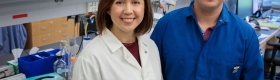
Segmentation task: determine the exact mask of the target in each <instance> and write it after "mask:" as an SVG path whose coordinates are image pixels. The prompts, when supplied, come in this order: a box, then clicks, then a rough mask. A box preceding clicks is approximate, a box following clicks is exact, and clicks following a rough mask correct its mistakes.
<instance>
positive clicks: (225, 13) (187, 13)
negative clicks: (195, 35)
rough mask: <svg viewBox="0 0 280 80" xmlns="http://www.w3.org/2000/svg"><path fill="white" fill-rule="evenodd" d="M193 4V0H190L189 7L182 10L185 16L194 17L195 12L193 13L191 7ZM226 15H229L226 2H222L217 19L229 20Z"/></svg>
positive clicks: (221, 20)
mask: <svg viewBox="0 0 280 80" xmlns="http://www.w3.org/2000/svg"><path fill="white" fill-rule="evenodd" d="M193 4H194V1H192V2H191V3H190V5H189V7H187V8H186V11H185V12H184V14H185V15H186V17H190V16H192V17H194V18H196V17H195V14H194V10H193V8H192V6H193ZM228 16H229V11H228V8H227V6H226V4H225V3H223V9H222V12H221V15H220V17H219V21H220V22H229V19H228Z"/></svg>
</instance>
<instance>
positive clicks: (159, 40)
mask: <svg viewBox="0 0 280 80" xmlns="http://www.w3.org/2000/svg"><path fill="white" fill-rule="evenodd" d="M167 22H168V19H165V17H162V18H161V19H160V20H159V21H158V22H157V24H156V26H155V29H154V30H153V33H152V35H151V39H152V40H153V41H154V42H155V44H156V45H157V47H158V51H159V56H160V61H161V67H162V68H161V69H162V73H164V69H165V62H164V61H165V60H164V57H163V38H164V34H165V30H166V27H167ZM163 76H164V74H163ZM163 78H164V77H163Z"/></svg>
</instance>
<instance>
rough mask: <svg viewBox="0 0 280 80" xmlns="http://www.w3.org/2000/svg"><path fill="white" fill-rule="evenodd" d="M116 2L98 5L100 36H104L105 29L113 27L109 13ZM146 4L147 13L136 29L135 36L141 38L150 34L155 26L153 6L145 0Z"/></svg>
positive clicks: (104, 2) (109, 0)
mask: <svg viewBox="0 0 280 80" xmlns="http://www.w3.org/2000/svg"><path fill="white" fill-rule="evenodd" d="M113 3H114V0H100V1H99V4H98V12H97V16H96V26H97V30H98V31H99V34H100V35H102V32H103V31H104V29H105V28H108V29H110V28H111V27H112V26H113V22H112V19H111V17H110V15H109V14H108V13H107V11H109V10H110V8H111V6H112V5H113ZM144 3H145V8H144V9H145V10H144V11H145V12H144V18H143V20H142V22H141V23H140V24H139V25H138V26H137V27H136V28H135V30H134V35H135V36H140V35H143V34H145V33H147V32H149V31H150V30H151V28H152V25H153V11H152V4H151V1H150V0H144Z"/></svg>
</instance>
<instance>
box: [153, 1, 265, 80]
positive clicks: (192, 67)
mask: <svg viewBox="0 0 280 80" xmlns="http://www.w3.org/2000/svg"><path fill="white" fill-rule="evenodd" d="M223 2H224V0H195V1H193V2H191V4H190V7H185V8H181V9H177V10H174V11H172V12H170V13H168V14H166V15H165V16H163V17H162V18H161V19H160V20H159V21H158V23H157V25H156V27H155V29H154V31H153V33H152V35H151V39H153V40H154V41H155V43H156V44H157V46H158V48H159V53H160V57H161V65H162V71H163V76H164V79H165V80H263V79H264V77H263V75H264V74H263V73H264V71H263V66H264V65H263V59H262V57H261V55H260V51H259V41H258V38H257V35H256V33H255V31H254V29H253V28H252V27H251V26H250V25H249V24H247V23H246V22H245V21H244V20H242V19H241V18H239V17H238V16H236V15H235V14H233V13H231V12H230V11H228V9H227V7H226V5H225V4H223Z"/></svg>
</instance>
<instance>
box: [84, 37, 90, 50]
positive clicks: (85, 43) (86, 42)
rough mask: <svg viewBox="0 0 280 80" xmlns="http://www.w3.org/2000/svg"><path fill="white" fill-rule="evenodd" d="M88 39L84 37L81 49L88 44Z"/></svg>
mask: <svg viewBox="0 0 280 80" xmlns="http://www.w3.org/2000/svg"><path fill="white" fill-rule="evenodd" d="M90 41H91V40H90V37H89V36H88V37H84V40H83V48H84V47H85V46H86V45H87V44H88V43H89V42H90Z"/></svg>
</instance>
